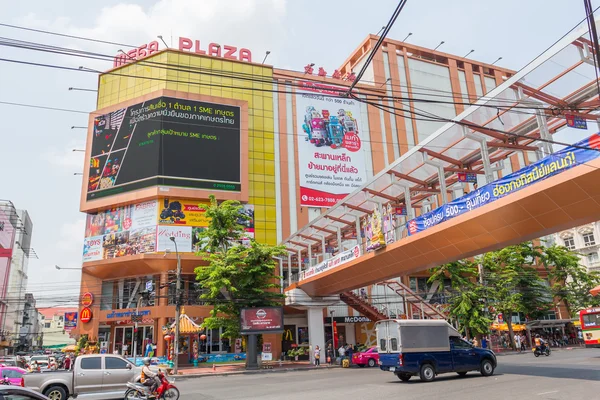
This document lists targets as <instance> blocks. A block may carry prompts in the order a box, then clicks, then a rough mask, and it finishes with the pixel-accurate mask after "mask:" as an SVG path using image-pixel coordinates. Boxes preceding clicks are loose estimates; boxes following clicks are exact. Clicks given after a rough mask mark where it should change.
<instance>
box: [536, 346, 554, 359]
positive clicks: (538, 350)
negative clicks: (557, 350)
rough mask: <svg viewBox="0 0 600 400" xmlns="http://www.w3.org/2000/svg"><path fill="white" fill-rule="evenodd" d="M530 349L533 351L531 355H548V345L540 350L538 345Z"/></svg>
mask: <svg viewBox="0 0 600 400" xmlns="http://www.w3.org/2000/svg"><path fill="white" fill-rule="evenodd" d="M532 351H533V355H534V356H536V357H539V356H541V355H542V354H543V355H545V356H546V357H548V356H550V346H546V348H545V349H544V351H542V350H541V349H540V347H539V346H535V347H534V348H533V349H532Z"/></svg>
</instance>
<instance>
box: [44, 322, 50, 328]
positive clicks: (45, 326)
mask: <svg viewBox="0 0 600 400" xmlns="http://www.w3.org/2000/svg"><path fill="white" fill-rule="evenodd" d="M51 325H52V323H51V322H46V323H45V324H44V328H50V326H51Z"/></svg>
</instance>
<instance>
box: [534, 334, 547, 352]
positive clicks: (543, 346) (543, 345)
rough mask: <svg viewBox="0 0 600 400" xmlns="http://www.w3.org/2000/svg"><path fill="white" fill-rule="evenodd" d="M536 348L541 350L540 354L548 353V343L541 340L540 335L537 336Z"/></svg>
mask: <svg viewBox="0 0 600 400" xmlns="http://www.w3.org/2000/svg"><path fill="white" fill-rule="evenodd" d="M535 346H536V347H537V348H538V349H540V353H542V354H543V353H544V351H546V341H545V340H544V339H542V338H541V336H540V335H539V333H538V334H537V335H535Z"/></svg>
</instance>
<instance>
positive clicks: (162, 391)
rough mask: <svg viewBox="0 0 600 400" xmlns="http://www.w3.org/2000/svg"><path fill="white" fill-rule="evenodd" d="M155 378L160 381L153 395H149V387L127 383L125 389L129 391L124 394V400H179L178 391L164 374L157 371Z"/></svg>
mask: <svg viewBox="0 0 600 400" xmlns="http://www.w3.org/2000/svg"><path fill="white" fill-rule="evenodd" d="M157 377H158V379H159V380H160V385H159V386H158V389H157V390H156V392H155V393H150V387H148V386H144V385H142V384H141V383H133V382H128V383H127V387H128V388H129V389H127V392H125V400H128V399H138V400H149V399H156V400H160V399H164V400H179V389H177V388H176V387H175V385H173V383H172V382H170V381H169V380H168V379H167V378H166V376H165V374H164V373H163V372H162V371H161V370H160V369H159V370H158V374H157Z"/></svg>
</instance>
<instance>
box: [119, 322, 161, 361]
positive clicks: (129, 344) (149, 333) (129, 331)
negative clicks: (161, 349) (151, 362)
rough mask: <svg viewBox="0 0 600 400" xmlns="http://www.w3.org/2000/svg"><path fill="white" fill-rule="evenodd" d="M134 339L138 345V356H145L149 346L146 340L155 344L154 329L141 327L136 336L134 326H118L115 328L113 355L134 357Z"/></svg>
mask: <svg viewBox="0 0 600 400" xmlns="http://www.w3.org/2000/svg"><path fill="white" fill-rule="evenodd" d="M134 338H135V342H136V345H137V347H136V354H137V355H138V356H140V355H143V354H144V349H145V348H146V344H147V341H146V340H147V339H149V340H150V341H151V342H154V327H153V326H139V327H138V330H137V333H136V334H134V327H133V326H117V327H116V328H115V341H114V343H113V353H115V354H121V355H123V356H127V357H129V356H132V355H133V343H134Z"/></svg>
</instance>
